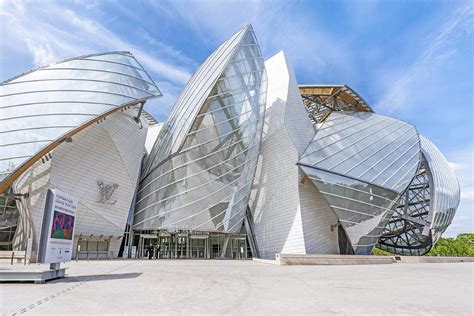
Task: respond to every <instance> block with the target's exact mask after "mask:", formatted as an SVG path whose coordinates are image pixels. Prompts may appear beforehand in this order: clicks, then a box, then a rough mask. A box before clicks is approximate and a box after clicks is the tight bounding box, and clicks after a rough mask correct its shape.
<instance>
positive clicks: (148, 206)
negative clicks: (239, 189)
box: [133, 178, 240, 226]
mask: <svg viewBox="0 0 474 316" xmlns="http://www.w3.org/2000/svg"><path fill="white" fill-rule="evenodd" d="M238 180H240V178H237V179H235V180H234V181H232V182H230V183H228V184H227V185H225V186H223V187H221V188H220V189H218V190H216V191H214V192H212V193H210V194H208V195H205V196H202V197H201V198H199V199H197V200H193V201H192V202H190V203H187V204H184V205H181V206H179V207H176V208H174V209H171V210H168V211H166V212H164V213H161V214H156V215H153V216H151V217H149V218H147V219H144V220H142V221H141V222H138V223H137V224H135V225H133V226H137V225H140V224H141V223H143V222H145V221H149V220H150V219H153V218H156V217H158V216H163V215H166V214H169V213H171V212H176V210H179V209H182V208H184V207H187V206H189V205H192V204H194V203H196V202H199V201H202V200H204V199H206V198H208V197H209V196H211V195H213V194H215V193H217V192H220V191H222V190H223V189H227V188H228V187H229V186H231V185H232V184H234V183H235V182H237V181H238ZM232 194H234V192H233V193H232ZM232 194H231V195H232ZM231 195H229V196H231ZM158 203H160V202H154V203H152V204H149V205H147V206H146V207H145V208H143V209H141V210H140V211H144V210H146V209H149V208H150V207H152V206H154V205H156V204H158ZM136 214H138V213H135V215H136Z"/></svg>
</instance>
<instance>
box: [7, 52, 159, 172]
mask: <svg viewBox="0 0 474 316" xmlns="http://www.w3.org/2000/svg"><path fill="white" fill-rule="evenodd" d="M156 96H161V92H160V91H159V89H158V87H157V86H156V85H155V84H154V83H153V81H152V80H151V78H150V77H149V76H148V74H147V73H146V72H145V70H144V69H143V68H142V67H141V66H140V64H139V63H138V62H137V61H136V60H135V57H133V56H132V54H130V53H127V52H114V53H105V54H96V55H89V56H83V57H76V58H73V59H69V60H65V61H62V62H59V63H56V64H53V65H49V66H45V67H42V68H38V69H35V70H32V71H30V72H27V73H25V74H22V75H20V76H18V77H15V78H13V79H11V80H7V81H5V82H3V83H2V84H1V85H0V122H1V124H0V148H1V154H0V181H2V180H4V179H5V178H6V177H8V175H9V174H11V173H12V172H13V171H14V170H15V169H17V168H18V167H19V166H20V165H22V164H23V163H25V162H26V161H27V160H28V159H29V158H30V157H32V156H34V155H35V154H36V153H38V152H39V151H41V149H43V148H44V147H46V146H48V145H49V144H50V143H51V142H53V141H55V140H56V139H58V138H60V137H61V135H64V134H65V133H67V132H69V131H71V130H73V129H75V128H77V127H79V126H81V125H82V124H84V123H86V122H87V121H89V120H91V119H93V118H95V117H96V116H98V115H101V114H103V113H105V112H107V111H109V110H111V109H113V108H116V107H119V106H121V105H123V104H126V103H129V102H133V101H135V100H145V99H148V98H152V97H156Z"/></svg>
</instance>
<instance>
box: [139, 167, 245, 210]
mask: <svg viewBox="0 0 474 316" xmlns="http://www.w3.org/2000/svg"><path fill="white" fill-rule="evenodd" d="M249 161H250V159H248V160H245V161H244V162H243V163H241V164H240V165H238V166H236V167H234V168H232V169H231V170H229V171H227V172H226V173H223V174H221V175H219V176H218V177H216V178H213V179H211V180H209V181H207V182H204V183H201V184H200V185H198V186H195V187H193V188H191V189H188V190H186V191H183V192H181V193H178V194H175V195H172V196H169V197H166V198H164V199H161V200H160V201H158V202H163V201H166V200H169V199H171V198H174V197H177V196H180V195H182V194H184V193H188V192H191V191H194V190H197V189H199V188H202V187H203V186H205V185H207V184H209V183H211V182H213V181H215V180H218V179H221V178H223V177H225V176H226V175H227V174H229V173H232V172H234V171H235V170H237V169H238V168H240V167H242V166H243V165H245V164H247V163H248V162H249ZM221 164H222V163H218V164H216V165H214V166H212V167H211V168H208V169H206V170H203V171H207V170H209V169H212V168H215V167H217V166H219V165H221ZM203 171H200V172H198V173H195V174H193V175H190V176H188V177H186V178H182V179H180V180H177V181H175V182H174V183H168V184H166V185H165V186H163V187H161V188H159V189H156V190H154V191H152V192H150V193H148V194H147V195H146V196H144V197H142V198H141V199H140V201H138V202H136V203H135V204H138V203H140V202H141V201H143V200H144V199H146V198H148V197H149V196H150V195H152V194H154V193H155V192H158V191H161V190H163V189H165V188H167V187H169V186H170V185H173V184H176V183H179V182H181V181H183V180H185V179H189V178H192V177H195V176H197V175H198V174H200V173H202V172H203ZM141 211H142V210H140V211H138V212H137V213H135V214H139V213H140V212H141Z"/></svg>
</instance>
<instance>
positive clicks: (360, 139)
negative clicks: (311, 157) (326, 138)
mask: <svg viewBox="0 0 474 316" xmlns="http://www.w3.org/2000/svg"><path fill="white" fill-rule="evenodd" d="M395 123H397V122H396V121H394V122H392V123H390V124H389V125H388V126H391V125H393V124H395ZM373 126H375V125H371V126H369V127H367V128H366V129H364V131H367V130H368V129H369V128H371V127H373ZM386 128H387V126H382V127H380V128H379V129H377V130H375V131H373V132H371V133H368V134H367V135H366V136H364V137H362V138H358V139H356V140H355V141H353V142H352V143H351V144H349V145H347V146H344V147H342V148H341V149H339V150H337V151H336V152H335V153H332V154H331V155H328V156H326V157H324V158H321V159H319V160H318V161H317V162H315V163H314V164H315V165H316V164H319V163H320V162H322V161H324V160H326V159H329V158H331V157H333V156H334V155H337V154H338V153H340V152H342V151H344V150H346V149H347V148H349V147H352V146H353V145H355V144H357V143H359V142H360V141H362V140H365V139H367V138H370V137H371V136H373V135H374V133H377V132H379V131H381V130H384V129H386ZM352 136H356V134H351V135H348V136H347V137H344V138H340V139H338V140H337V141H336V142H333V143H331V144H329V145H326V146H324V147H321V149H323V148H327V147H329V146H332V145H334V144H337V143H339V142H340V141H341V140H344V139H347V138H349V137H352ZM384 136H386V135H383V136H381V137H379V138H378V139H377V140H376V142H377V141H379V140H380V139H381V138H382V137H384ZM364 149H365V148H364ZM359 152H360V151H359ZM346 159H347V158H346ZM338 164H339V163H338ZM336 165H337V164H336ZM332 168H333V167H331V168H328V170H331V169H332Z"/></svg>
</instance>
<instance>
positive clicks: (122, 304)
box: [0, 260, 474, 315]
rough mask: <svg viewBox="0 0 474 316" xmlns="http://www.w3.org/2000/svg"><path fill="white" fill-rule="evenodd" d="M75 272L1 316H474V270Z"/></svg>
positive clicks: (5, 307)
mask: <svg viewBox="0 0 474 316" xmlns="http://www.w3.org/2000/svg"><path fill="white" fill-rule="evenodd" d="M66 266H67V267H69V269H68V270H67V273H68V276H67V278H65V279H61V280H56V281H50V282H48V283H46V284H31V283H16V284H15V283H2V284H0V308H1V310H0V311H1V314H2V315H11V314H15V313H16V314H17V315H19V314H22V313H23V314H24V313H26V314H44V315H46V314H50V315H66V314H77V315H78V314H96V315H125V314H130V315H131V314H142V315H145V314H171V315H176V314H182V315H189V314H246V315H262V314H267V315H274V314H287V315H288V314H313V315H314V314H351V315H352V314H387V313H389V314H418V315H425V314H436V315H439V314H451V315H472V314H473V298H474V297H473V271H474V264H472V263H439V264H387V265H358V266H276V265H270V264H265V263H257V262H253V261H205V260H201V261H198V260H181V261H179V260H154V261H145V260H136V261H132V260H128V261H121V260H115V261H89V262H86V261H80V262H70V263H68V264H66Z"/></svg>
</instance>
